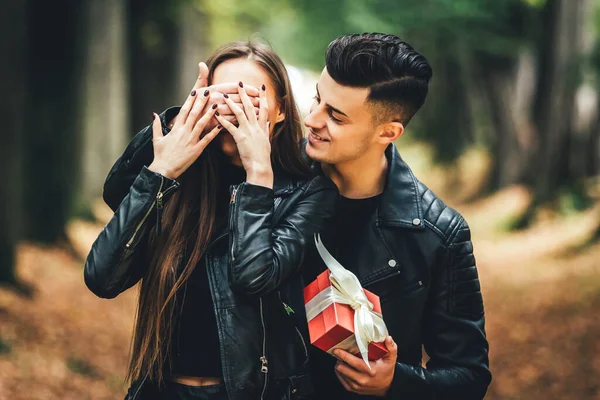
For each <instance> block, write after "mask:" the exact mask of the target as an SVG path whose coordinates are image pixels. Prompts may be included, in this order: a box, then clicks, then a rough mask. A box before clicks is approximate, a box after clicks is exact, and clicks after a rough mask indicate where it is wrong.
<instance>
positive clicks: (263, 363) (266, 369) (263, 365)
mask: <svg viewBox="0 0 600 400" xmlns="http://www.w3.org/2000/svg"><path fill="white" fill-rule="evenodd" d="M259 302H260V322H261V324H262V328H263V344H262V353H263V354H262V357H261V358H260V362H261V367H260V372H262V373H263V374H265V383H264V386H263V390H262V394H261V395H260V399H261V400H263V399H264V398H265V393H266V392H267V382H268V380H269V363H268V361H267V328H266V326H265V317H264V315H263V299H262V297H261V298H259Z"/></svg>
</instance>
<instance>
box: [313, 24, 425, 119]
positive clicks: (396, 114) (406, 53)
mask: <svg viewBox="0 0 600 400" xmlns="http://www.w3.org/2000/svg"><path fill="white" fill-rule="evenodd" d="M325 62H326V65H327V72H328V73H329V75H330V76H331V77H332V78H333V80H335V81H336V82H337V83H339V84H340V85H343V86H350V87H356V88H369V95H368V97H367V102H370V103H372V104H374V105H382V106H383V107H376V108H375V110H376V112H377V113H378V114H383V115H376V116H375V117H376V120H378V121H380V122H385V120H384V119H383V118H385V119H387V121H390V120H396V121H400V122H402V123H403V124H404V125H406V124H408V122H409V121H410V120H411V118H412V117H413V116H414V115H415V113H416V112H417V111H418V110H419V109H420V108H421V106H422V105H423V103H424V102H425V98H426V97H427V90H428V85H429V80H430V79H431V76H432V74H433V71H432V70H431V66H430V65H429V62H428V61H427V59H426V58H425V57H424V56H423V55H421V54H419V53H418V52H416V51H415V50H414V49H413V48H412V47H411V46H410V45H409V44H408V43H406V42H404V41H402V39H400V38H399V37H398V36H395V35H387V34H382V33H363V34H353V35H344V36H340V37H339V38H337V39H335V40H334V41H333V42H331V43H330V44H329V47H328V48H327V54H326V56H325Z"/></svg>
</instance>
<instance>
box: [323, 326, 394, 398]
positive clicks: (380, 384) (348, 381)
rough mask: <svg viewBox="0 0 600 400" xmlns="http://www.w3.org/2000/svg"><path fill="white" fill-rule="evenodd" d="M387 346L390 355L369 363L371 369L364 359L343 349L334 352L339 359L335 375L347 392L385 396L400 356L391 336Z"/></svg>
mask: <svg viewBox="0 0 600 400" xmlns="http://www.w3.org/2000/svg"><path fill="white" fill-rule="evenodd" d="M385 346H386V347H387V349H388V354H386V355H385V357H383V358H381V359H379V360H377V361H369V364H370V365H371V369H369V367H367V365H366V364H365V362H364V361H363V359H362V358H360V357H356V356H354V355H352V354H350V353H348V352H347V351H344V350H341V349H337V350H334V352H333V354H334V355H335V356H336V357H337V358H338V359H339V361H338V362H337V364H336V366H335V374H336V375H337V377H338V379H339V380H340V382H341V383H342V385H343V386H344V388H345V389H346V390H347V391H349V392H354V393H357V394H361V395H371V396H381V397H383V396H385V394H386V393H387V391H388V389H389V388H390V385H391V384H392V379H393V378H394V369H395V368H396V357H397V355H398V346H397V345H396V343H395V342H394V340H393V339H392V337H391V336H388V337H387V338H386V339H385Z"/></svg>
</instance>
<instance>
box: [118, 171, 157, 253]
mask: <svg viewBox="0 0 600 400" xmlns="http://www.w3.org/2000/svg"><path fill="white" fill-rule="evenodd" d="M164 182H165V180H164V178H163V177H162V176H161V177H160V186H159V187H158V193H157V194H156V198H155V199H154V201H153V202H152V205H151V206H150V208H149V209H148V211H147V212H146V215H144V218H143V219H142V220H141V221H140V223H139V224H138V226H137V227H136V228H135V231H134V232H133V236H131V239H129V242H127V244H126V245H125V247H126V248H130V247H131V245H132V244H133V241H134V240H135V238H136V237H137V234H138V232H139V230H140V228H141V227H142V225H144V222H146V219H148V216H149V215H150V213H151V212H152V210H153V209H154V205H155V204H156V202H157V201H158V199H159V197H160V202H161V207H162V197H163V193H162V187H163V184H164Z"/></svg>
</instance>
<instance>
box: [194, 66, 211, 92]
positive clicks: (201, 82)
mask: <svg viewBox="0 0 600 400" xmlns="http://www.w3.org/2000/svg"><path fill="white" fill-rule="evenodd" d="M198 70H199V73H198V79H196V83H195V84H194V89H196V90H197V89H200V88H204V87H207V86H208V73H209V71H208V66H207V65H206V64H205V63H204V62H201V63H200V64H198Z"/></svg>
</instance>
